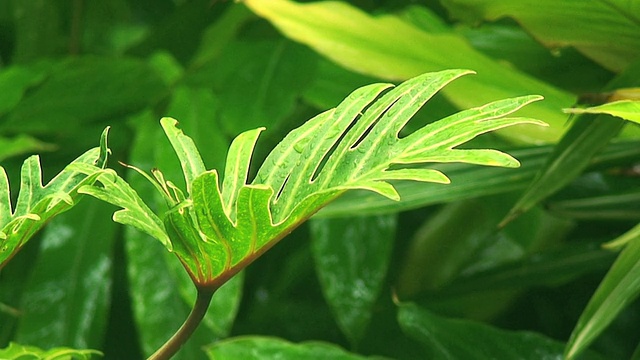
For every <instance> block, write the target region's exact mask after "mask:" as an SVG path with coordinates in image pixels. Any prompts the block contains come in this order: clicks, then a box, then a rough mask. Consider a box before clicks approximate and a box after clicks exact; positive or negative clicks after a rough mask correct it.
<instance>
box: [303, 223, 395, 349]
mask: <svg viewBox="0 0 640 360" xmlns="http://www.w3.org/2000/svg"><path fill="white" fill-rule="evenodd" d="M396 222H397V219H396V216H395V215H383V216H372V217H357V218H344V219H330V220H329V219H313V220H311V222H310V225H311V234H312V243H311V245H312V251H313V256H314V260H315V263H316V266H315V268H316V272H317V274H318V278H319V279H320V284H321V285H322V292H323V294H324V297H325V299H326V301H327V302H328V303H329V305H330V306H331V307H332V309H333V312H334V314H335V318H336V320H337V322H338V324H339V325H340V328H341V329H342V331H343V333H344V334H345V335H346V336H347V338H348V339H349V340H350V342H351V344H353V345H354V346H355V345H356V344H358V342H359V341H360V340H361V339H362V337H363V335H364V332H365V330H366V329H367V326H368V325H369V321H370V320H371V317H372V313H371V312H372V307H373V305H374V303H375V302H376V300H377V298H378V296H379V294H380V291H381V290H382V284H383V282H384V280H385V277H386V275H387V267H388V265H389V260H390V258H391V252H392V250H393V240H394V238H395V230H396Z"/></svg>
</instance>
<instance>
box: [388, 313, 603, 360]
mask: <svg viewBox="0 0 640 360" xmlns="http://www.w3.org/2000/svg"><path fill="white" fill-rule="evenodd" d="M398 322H399V323H400V326H401V327H402V330H403V331H404V332H405V333H406V334H407V335H409V336H410V337H412V338H414V339H415V340H417V341H419V342H420V343H421V344H422V345H423V346H424V349H425V354H424V358H425V359H451V360H457V359H467V360H484V359H487V360H488V359H522V360H525V359H531V360H539V359H561V358H562V351H563V348H564V344H563V343H561V342H559V341H556V340H552V339H550V338H547V337H545V336H543V335H541V334H537V333H534V332H528V331H507V330H502V329H498V328H495V327H492V326H490V325H486V324H482V323H478V322H473V321H469V320H462V319H449V318H444V317H441V316H438V315H436V314H433V313H431V312H429V311H427V310H426V309H422V308H420V307H418V306H416V305H414V304H401V305H400V306H399V309H398ZM581 359H600V357H599V356H596V355H593V354H586V355H585V356H583V357H581Z"/></svg>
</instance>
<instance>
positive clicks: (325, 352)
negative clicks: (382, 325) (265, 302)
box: [206, 336, 368, 360]
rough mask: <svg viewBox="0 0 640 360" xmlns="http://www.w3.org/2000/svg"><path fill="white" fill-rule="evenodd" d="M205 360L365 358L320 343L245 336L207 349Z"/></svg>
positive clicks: (331, 359)
mask: <svg viewBox="0 0 640 360" xmlns="http://www.w3.org/2000/svg"><path fill="white" fill-rule="evenodd" d="M206 352H207V355H209V359H215V360H218V359H246V360H252V359H255V360H261V359H282V360H288V359H291V360H294V359H295V360H297V359H307V360H314V359H317V360H324V359H329V360H363V359H368V357H364V356H360V355H357V354H353V353H349V352H347V351H345V350H343V349H341V348H340V347H338V346H336V345H333V344H328V343H322V342H311V341H309V342H303V343H299V344H296V343H292V342H289V341H286V340H281V339H278V338H271V337H264V336H245V337H237V338H231V339H228V340H224V341H220V342H217V343H215V344H213V345H210V346H209V347H207V349H206Z"/></svg>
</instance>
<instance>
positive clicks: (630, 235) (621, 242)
mask: <svg viewBox="0 0 640 360" xmlns="http://www.w3.org/2000/svg"><path fill="white" fill-rule="evenodd" d="M636 238H640V224H638V225H636V226H634V227H633V228H632V229H631V230H629V231H627V232H626V233H624V234H622V235H620V236H618V237H617V238H615V239H613V240H611V241H609V242H607V243H606V244H603V245H602V247H604V248H606V249H611V250H617V249H620V248H622V247H623V246H625V245H627V244H628V243H629V241H631V240H633V239H636Z"/></svg>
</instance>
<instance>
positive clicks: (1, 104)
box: [0, 65, 46, 115]
mask: <svg viewBox="0 0 640 360" xmlns="http://www.w3.org/2000/svg"><path fill="white" fill-rule="evenodd" d="M45 75H46V71H44V69H42V68H40V67H39V66H30V67H25V66H19V65H14V66H10V67H6V68H4V69H2V70H1V71H0V115H4V114H5V113H7V112H9V111H11V109H13V108H14V107H15V106H16V105H17V104H18V103H19V102H20V100H21V99H22V97H23V96H24V94H25V92H26V91H27V90H28V89H29V88H30V87H32V86H34V85H37V84H38V83H40V82H42V81H43V80H44V78H45Z"/></svg>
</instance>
